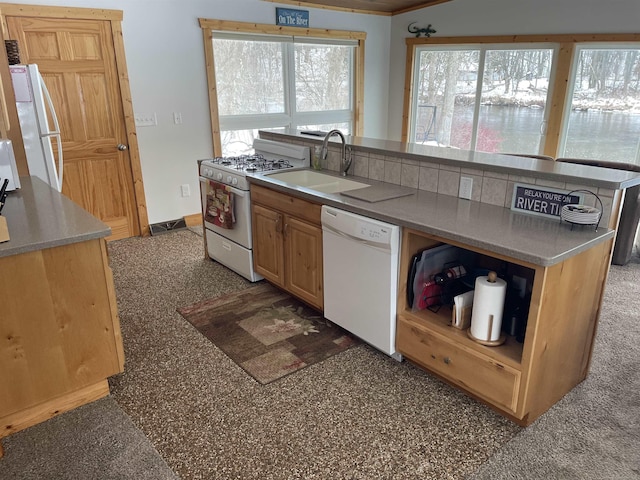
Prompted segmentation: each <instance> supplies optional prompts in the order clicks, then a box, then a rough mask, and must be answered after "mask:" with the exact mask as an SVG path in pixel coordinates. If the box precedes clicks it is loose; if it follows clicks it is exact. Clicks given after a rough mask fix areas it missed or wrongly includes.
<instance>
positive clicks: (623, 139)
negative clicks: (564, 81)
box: [560, 45, 640, 164]
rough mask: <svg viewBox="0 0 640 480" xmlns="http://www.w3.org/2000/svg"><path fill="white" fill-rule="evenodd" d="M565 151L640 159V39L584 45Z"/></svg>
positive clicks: (567, 121)
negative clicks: (633, 43)
mask: <svg viewBox="0 0 640 480" xmlns="http://www.w3.org/2000/svg"><path fill="white" fill-rule="evenodd" d="M573 65H574V68H573V71H572V74H571V79H570V85H571V89H570V92H569V98H570V102H568V103H567V111H566V113H565V116H564V117H565V126H564V129H563V135H562V142H561V144H560V156H562V157H570V158H588V159H594V160H607V161H612V162H623V163H636V164H640V148H639V147H640V45H637V46H635V48H630V47H629V46H624V47H619V46H615V45H601V46H597V47H594V46H581V47H578V48H577V49H576V52H575V61H574V63H573Z"/></svg>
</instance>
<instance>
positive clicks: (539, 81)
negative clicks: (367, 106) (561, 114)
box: [411, 45, 554, 154]
mask: <svg viewBox="0 0 640 480" xmlns="http://www.w3.org/2000/svg"><path fill="white" fill-rule="evenodd" d="M553 53H554V50H553V49H552V48H540V47H539V46H536V48H529V47H526V46H515V45H509V46H501V45H495V46H482V45H479V46H475V47H470V46H464V47H448V48H446V47H445V48H443V47H427V46H425V47H419V48H418V49H417V51H416V57H417V59H418V61H417V62H416V67H417V68H416V69H415V71H414V75H415V78H414V85H415V87H414V89H413V92H414V94H413V99H412V101H413V109H412V111H413V112H415V113H414V115H413V122H412V132H411V139H412V140H413V142H415V143H426V144H431V145H438V146H446V147H455V148H461V149H465V150H480V151H485V152H496V153H500V152H502V153H510V152H518V153H527V154H535V153H538V151H539V149H540V144H541V141H542V138H543V135H542V132H543V126H544V123H545V121H546V105H547V103H548V97H549V78H550V72H551V65H552V61H553Z"/></svg>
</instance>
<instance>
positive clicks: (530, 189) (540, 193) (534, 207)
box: [511, 183, 584, 218]
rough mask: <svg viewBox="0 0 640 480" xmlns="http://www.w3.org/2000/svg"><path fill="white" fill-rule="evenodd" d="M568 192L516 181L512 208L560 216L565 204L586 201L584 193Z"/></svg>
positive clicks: (544, 215)
mask: <svg viewBox="0 0 640 480" xmlns="http://www.w3.org/2000/svg"><path fill="white" fill-rule="evenodd" d="M568 193H569V192H568V191H566V190H559V189H557V188H551V187H541V186H539V185H526V184H522V183H516V184H515V185H514V186H513V197H512V199H511V210H513V211H517V212H525V213H531V214H534V215H541V216H543V217H550V218H560V210H562V206H563V205H567V204H569V203H578V204H581V203H583V202H584V195H582V194H580V193H572V194H571V195H568Z"/></svg>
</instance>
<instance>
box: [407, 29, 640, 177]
mask: <svg viewBox="0 0 640 480" xmlns="http://www.w3.org/2000/svg"><path fill="white" fill-rule="evenodd" d="M406 43H407V48H408V49H409V52H410V56H409V60H410V62H411V65H410V71H412V72H413V75H412V76H411V77H410V78H407V79H405V81H406V82H407V85H406V91H407V92H409V94H408V95H407V97H406V98H405V106H404V108H405V113H404V115H403V126H402V139H403V141H409V142H413V143H423V144H430V145H438V146H448V147H454V148H461V149H475V150H481V151H488V152H500V153H520V154H543V155H548V156H552V157H555V158H559V157H573V158H582V159H592V160H607V161H613V162H624V163H635V164H639V165H640V140H639V138H640V43H638V36H637V35H636V34H611V35H607V34H602V35H544V36H536V35H523V36H513V37H505V36H503V37H498V36H494V37H453V38H429V39H414V38H408V39H406Z"/></svg>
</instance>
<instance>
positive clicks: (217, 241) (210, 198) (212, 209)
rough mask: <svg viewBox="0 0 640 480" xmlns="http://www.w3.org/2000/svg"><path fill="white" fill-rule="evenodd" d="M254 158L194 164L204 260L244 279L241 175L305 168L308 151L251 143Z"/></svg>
mask: <svg viewBox="0 0 640 480" xmlns="http://www.w3.org/2000/svg"><path fill="white" fill-rule="evenodd" d="M253 148H254V150H255V154H252V155H242V156H238V157H218V158H210V159H206V160H202V161H200V162H199V163H200V193H201V199H202V214H203V217H204V226H205V239H206V240H205V241H206V247H207V252H208V254H209V257H211V258H212V259H214V260H216V261H217V262H219V263H221V264H223V265H225V266H227V267H228V268H230V269H231V270H233V271H235V272H236V273H239V274H240V275H242V276H243V277H245V278H247V279H248V280H250V281H252V282H255V281H258V280H261V279H262V277H261V276H260V275H258V274H257V273H256V272H255V271H254V269H253V251H252V248H253V239H252V236H251V192H250V191H249V181H248V180H247V176H250V175H253V174H260V173H264V172H269V171H275V170H284V169H301V168H308V167H309V166H310V151H309V148H308V147H301V146H299V145H292V144H288V143H280V142H274V141H271V140H263V139H256V140H254V142H253Z"/></svg>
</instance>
